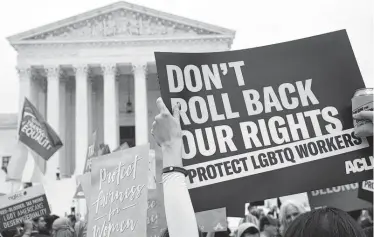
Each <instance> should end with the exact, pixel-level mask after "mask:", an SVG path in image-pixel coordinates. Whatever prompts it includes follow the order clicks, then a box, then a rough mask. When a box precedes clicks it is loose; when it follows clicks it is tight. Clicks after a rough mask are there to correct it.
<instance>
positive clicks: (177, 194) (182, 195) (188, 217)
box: [162, 172, 199, 237]
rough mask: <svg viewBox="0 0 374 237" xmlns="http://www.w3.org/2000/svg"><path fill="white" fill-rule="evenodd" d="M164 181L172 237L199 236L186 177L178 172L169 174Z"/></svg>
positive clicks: (167, 216) (163, 177) (164, 176)
mask: <svg viewBox="0 0 374 237" xmlns="http://www.w3.org/2000/svg"><path fill="white" fill-rule="evenodd" d="M162 180H163V187H164V201H165V213H166V221H167V224H168V229H169V235H170V237H175V236H176V237H191V236H192V237H194V236H196V237H197V236H199V235H198V229H197V224H196V217H195V213H194V210H193V207H192V202H191V199H190V194H189V193H188V189H187V185H186V181H185V177H184V175H183V174H182V173H178V172H173V173H167V174H164V175H163V176H162Z"/></svg>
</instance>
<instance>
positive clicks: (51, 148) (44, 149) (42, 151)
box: [18, 98, 62, 160]
mask: <svg viewBox="0 0 374 237" xmlns="http://www.w3.org/2000/svg"><path fill="white" fill-rule="evenodd" d="M18 134H19V140H20V141H21V142H22V143H24V144H25V145H26V146H28V147H29V148H30V149H31V150H33V151H34V152H35V153H37V154H38V155H39V156H41V157H42V158H43V159H45V160H48V159H49V158H51V156H52V155H53V154H54V153H55V152H56V151H57V150H58V149H60V148H61V147H62V142H61V140H60V138H59V137H58V135H57V133H56V132H55V131H54V130H53V128H52V127H51V126H50V125H49V124H48V123H47V121H45V119H44V118H43V116H42V115H41V114H40V113H39V111H38V110H37V109H36V108H35V106H34V105H33V104H32V103H31V102H30V101H29V100H28V99H26V98H25V102H24V105H23V109H22V119H21V125H20V128H19V131H18Z"/></svg>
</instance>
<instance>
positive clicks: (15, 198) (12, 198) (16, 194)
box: [8, 191, 27, 201]
mask: <svg viewBox="0 0 374 237" xmlns="http://www.w3.org/2000/svg"><path fill="white" fill-rule="evenodd" d="M26 195H27V192H26V191H24V192H19V193H15V194H14V195H12V196H9V197H8V199H9V200H13V201H14V200H17V199H20V198H21V197H23V196H26Z"/></svg>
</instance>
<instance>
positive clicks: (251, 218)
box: [239, 213, 260, 227]
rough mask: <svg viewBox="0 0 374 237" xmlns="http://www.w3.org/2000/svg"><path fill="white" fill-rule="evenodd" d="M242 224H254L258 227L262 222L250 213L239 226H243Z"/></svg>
mask: <svg viewBox="0 0 374 237" xmlns="http://www.w3.org/2000/svg"><path fill="white" fill-rule="evenodd" d="M242 223H252V224H254V225H256V226H257V227H259V226H260V222H259V220H258V219H257V217H255V216H254V215H252V214H250V213H249V214H247V215H246V216H245V217H244V218H243V219H241V220H240V222H239V225H240V224H242Z"/></svg>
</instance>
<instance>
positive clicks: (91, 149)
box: [83, 131, 100, 173]
mask: <svg viewBox="0 0 374 237" xmlns="http://www.w3.org/2000/svg"><path fill="white" fill-rule="evenodd" d="M99 150H100V146H99V144H98V143H97V134H96V131H95V132H94V133H93V134H92V137H91V144H90V145H89V146H88V148H87V156H86V164H85V165H84V170H83V173H87V172H90V171H91V164H92V158H94V157H96V156H97V155H98V153H99Z"/></svg>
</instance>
